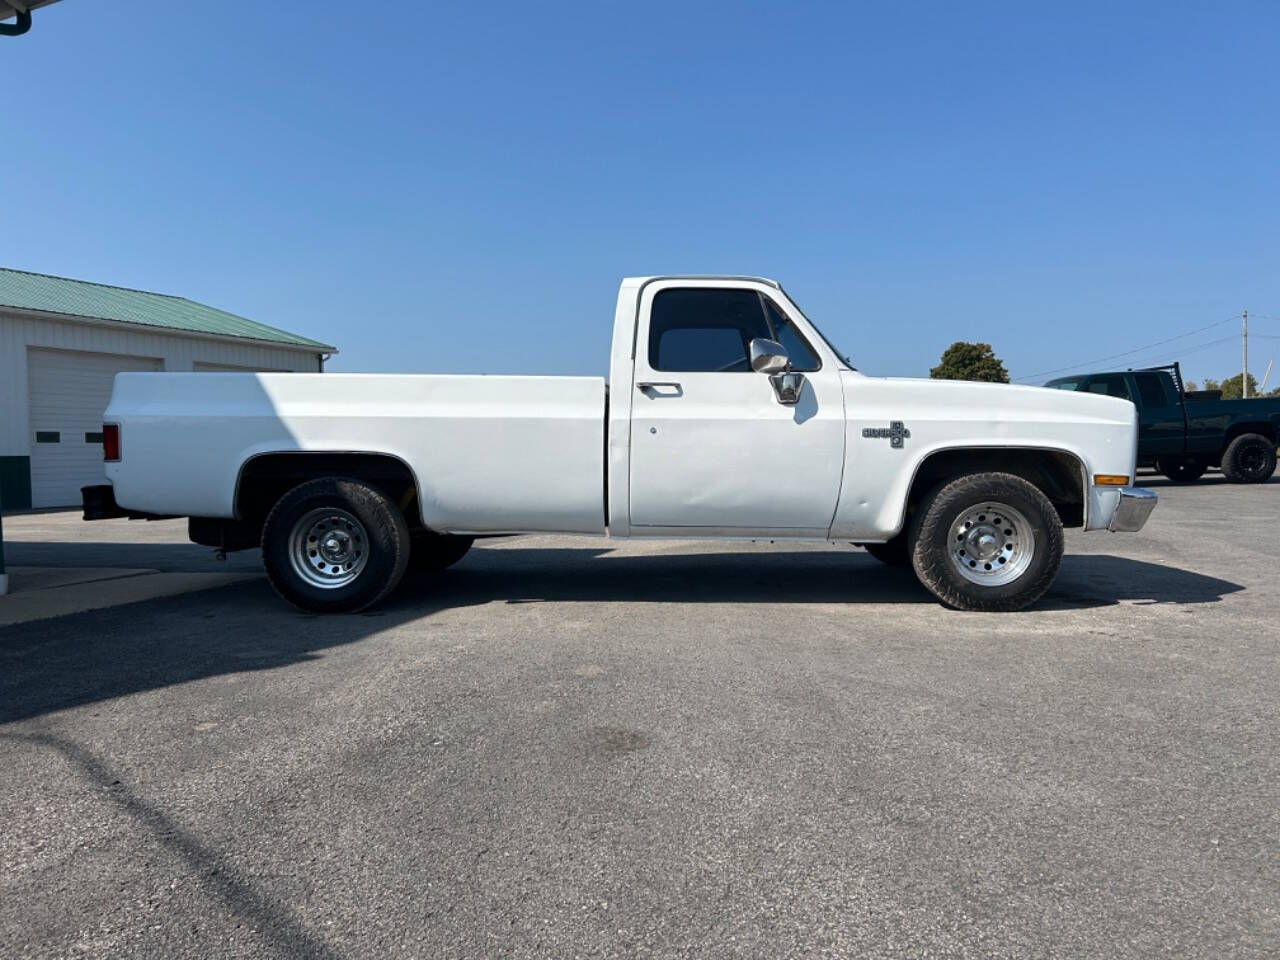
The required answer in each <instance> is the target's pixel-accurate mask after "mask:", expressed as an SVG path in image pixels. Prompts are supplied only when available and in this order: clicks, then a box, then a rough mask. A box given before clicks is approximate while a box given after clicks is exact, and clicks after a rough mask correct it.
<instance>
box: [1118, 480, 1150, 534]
mask: <svg viewBox="0 0 1280 960" xmlns="http://www.w3.org/2000/svg"><path fill="white" fill-rule="evenodd" d="M1157 500H1159V497H1157V496H1156V495H1155V491H1153V490H1148V489H1146V488H1145V487H1121V488H1120V502H1119V503H1118V504H1116V512H1115V513H1113V514H1112V515H1111V524H1110V526H1108V527H1107V529H1108V530H1110V531H1111V532H1112V533H1136V532H1137V531H1139V530H1141V529H1142V527H1143V525H1144V524H1145V523H1146V522H1147V517H1149V516H1151V511H1152V510H1154V509H1155V508H1156V501H1157Z"/></svg>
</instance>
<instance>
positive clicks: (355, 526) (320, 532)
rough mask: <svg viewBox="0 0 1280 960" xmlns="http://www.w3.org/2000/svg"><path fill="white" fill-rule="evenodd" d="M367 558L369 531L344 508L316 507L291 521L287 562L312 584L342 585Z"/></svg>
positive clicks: (349, 579)
mask: <svg viewBox="0 0 1280 960" xmlns="http://www.w3.org/2000/svg"><path fill="white" fill-rule="evenodd" d="M368 561H369V535H368V534H367V533H366V532H365V529H364V525H363V524H362V523H361V522H360V521H359V520H357V519H356V518H355V517H354V516H352V515H351V514H349V513H348V512H347V511H345V510H340V509H338V508H337V507H320V508H319V509H316V510H312V511H310V512H308V513H306V514H304V515H303V516H302V517H301V518H300V519H299V520H298V522H297V523H295V524H294V525H293V531H292V533H290V535H289V562H290V563H291V564H292V565H293V572H294V573H296V574H297V575H298V576H299V577H300V578H302V580H303V581H304V582H306V583H308V584H310V585H311V586H313V587H319V588H321V589H322V590H335V589H337V588H338V587H345V586H346V585H347V584H349V583H352V582H353V581H354V580H355V579H356V577H358V576H360V573H361V572H362V571H363V570H364V568H365V564H366V563H368Z"/></svg>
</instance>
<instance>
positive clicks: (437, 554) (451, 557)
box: [409, 530, 475, 573]
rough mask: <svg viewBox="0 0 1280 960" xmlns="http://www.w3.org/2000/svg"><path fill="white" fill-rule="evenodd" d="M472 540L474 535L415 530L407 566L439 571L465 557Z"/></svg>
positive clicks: (473, 540) (427, 571)
mask: <svg viewBox="0 0 1280 960" xmlns="http://www.w3.org/2000/svg"><path fill="white" fill-rule="evenodd" d="M474 542H475V537H460V536H456V535H454V534H447V533H445V534H442V533H432V532H430V531H429V530H422V531H415V532H414V534H413V537H412V549H411V550H410V552H409V566H410V567H411V568H412V569H414V570H421V571H423V572H424V573H441V572H443V571H445V570H447V569H449V568H450V567H452V566H453V565H454V564H455V563H457V562H458V561H459V560H461V559H462V558H463V557H465V556H466V555H467V551H468V550H470V549H471V544H472V543H474Z"/></svg>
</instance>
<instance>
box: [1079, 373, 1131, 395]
mask: <svg viewBox="0 0 1280 960" xmlns="http://www.w3.org/2000/svg"><path fill="white" fill-rule="evenodd" d="M1089 392H1090V393H1103V394H1106V395H1107V396H1108V397H1119V398H1120V399H1121V400H1129V401H1132V400H1133V397H1131V396H1129V385H1128V384H1127V383H1125V382H1124V374H1122V373H1108V374H1104V375H1102V376H1100V377H1090V378H1089Z"/></svg>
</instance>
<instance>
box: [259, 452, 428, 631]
mask: <svg viewBox="0 0 1280 960" xmlns="http://www.w3.org/2000/svg"><path fill="white" fill-rule="evenodd" d="M262 560H263V563H264V564H265V566H266V568H267V579H268V580H270V581H271V585H272V586H273V587H275V588H276V592H277V593H279V594H280V596H282V597H284V598H285V599H286V600H288V601H289V602H290V603H292V604H293V605H294V606H297V607H301V608H302V609H303V610H312V611H315V612H318V613H341V612H349V611H354V610H363V609H364V608H365V607H368V606H371V605H372V604H375V603H377V602H378V601H379V600H381V599H382V598H383V597H385V596H386V595H387V594H388V593H390V592H391V591H392V590H393V589H395V586H396V584H398V583H399V582H400V578H401V577H402V576H403V575H404V570H405V567H406V565H407V564H408V562H409V528H408V525H407V524H406V523H405V519H404V515H403V514H402V513H401V512H400V511H399V510H398V509H396V505H395V504H394V503H392V502H391V500H390V499H389V498H388V497H387V496H386V494H384V493H383V492H382V491H381V490H378V489H376V488H374V487H371V486H369V485H367V484H365V483H362V482H360V481H359V480H351V479H346V478H343V477H323V478H321V479H319V480H311V481H309V482H307V483H304V484H302V485H301V486H297V487H294V488H293V489H292V490H290V491H289V492H288V493H286V494H285V495H284V496H283V497H281V498H280V500H279V502H277V503H276V505H275V506H274V507H273V508H272V509H271V513H270V514H268V516H267V521H266V524H265V525H264V526H263V531H262Z"/></svg>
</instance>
